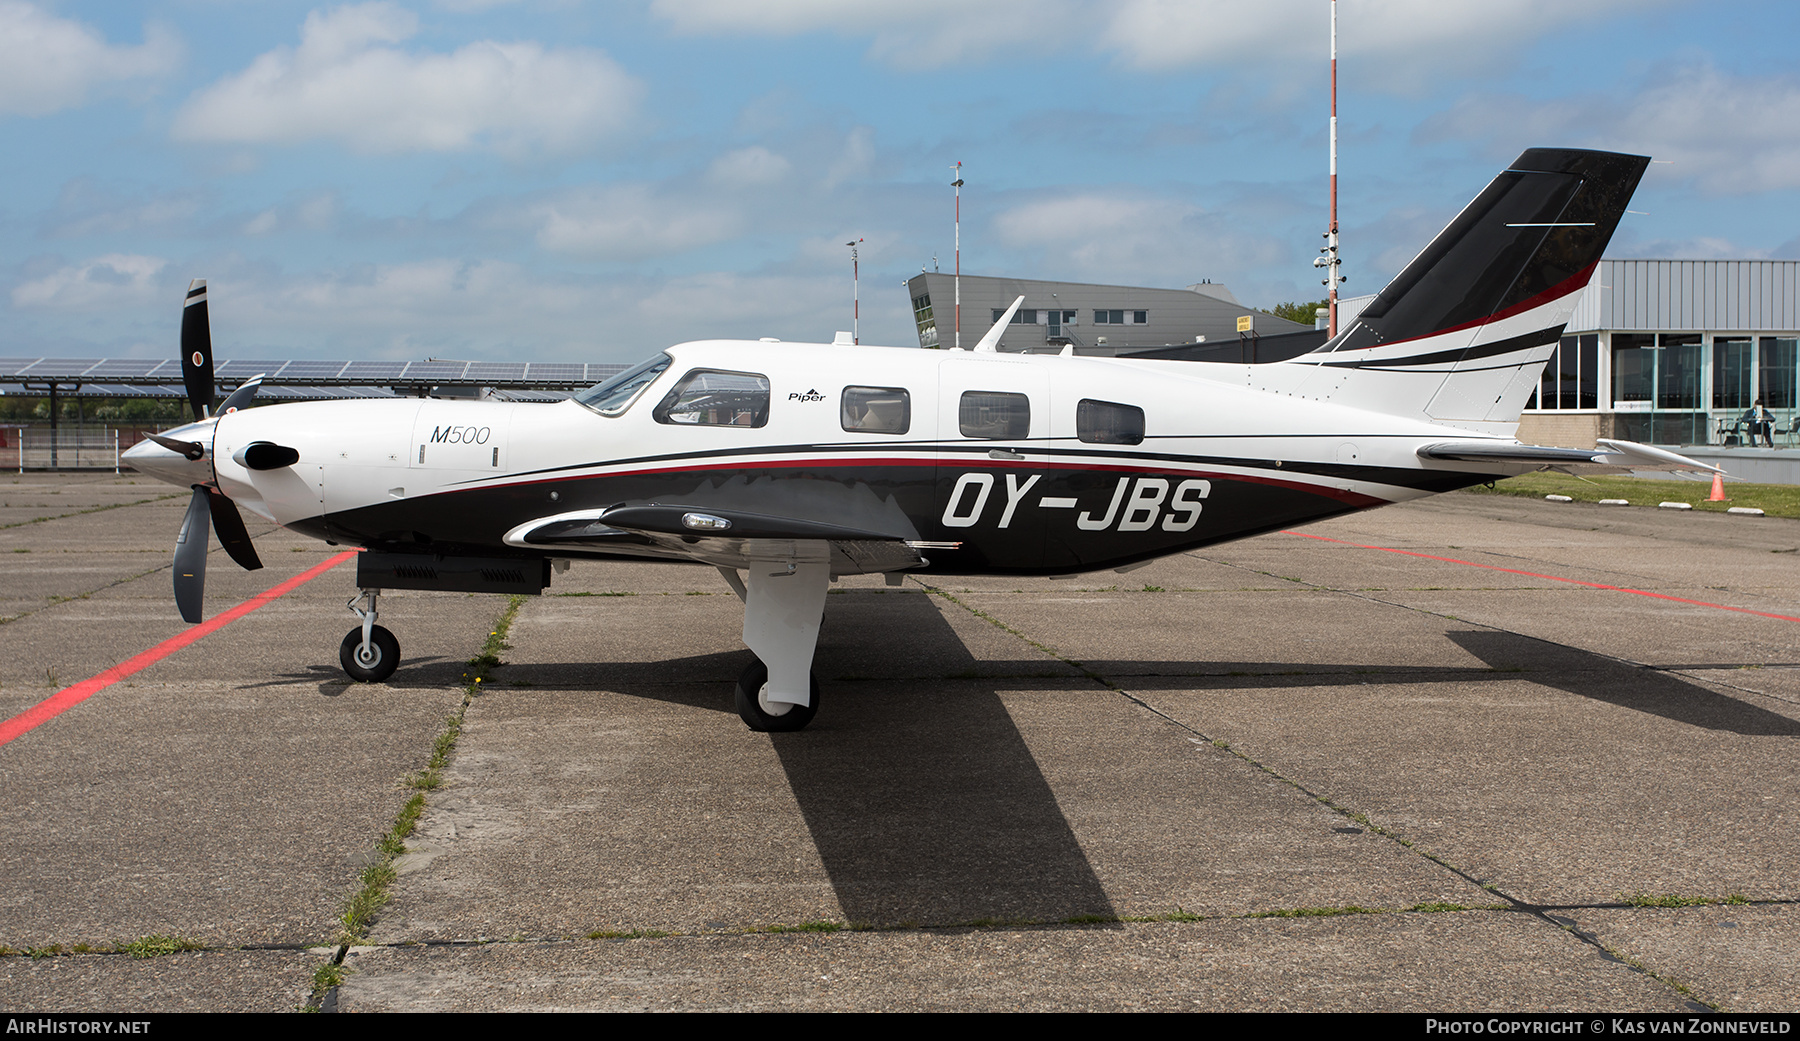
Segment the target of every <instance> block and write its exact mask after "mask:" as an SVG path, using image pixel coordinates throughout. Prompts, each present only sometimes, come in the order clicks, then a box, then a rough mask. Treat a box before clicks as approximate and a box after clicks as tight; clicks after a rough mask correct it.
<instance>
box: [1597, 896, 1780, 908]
mask: <svg viewBox="0 0 1800 1041" xmlns="http://www.w3.org/2000/svg"><path fill="white" fill-rule="evenodd" d="M1623 899H1624V901H1625V903H1627V904H1629V905H1631V906H1632V907H1711V906H1713V905H1715V904H1747V903H1749V902H1750V901H1749V899H1748V898H1747V897H1743V896H1739V895H1737V894H1735V893H1734V894H1732V895H1731V896H1728V897H1714V896H1684V895H1682V894H1680V893H1632V894H1631V895H1630V896H1627V897H1624V898H1623Z"/></svg>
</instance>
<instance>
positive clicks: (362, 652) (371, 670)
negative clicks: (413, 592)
mask: <svg viewBox="0 0 1800 1041" xmlns="http://www.w3.org/2000/svg"><path fill="white" fill-rule="evenodd" d="M380 596H381V590H379V589H360V590H358V591H357V593H356V595H355V596H353V597H351V598H350V603H349V604H347V605H346V606H348V607H349V608H350V613H351V614H353V615H355V616H356V617H357V620H358V621H360V622H362V625H360V626H358V627H357V628H355V629H352V630H350V631H349V632H348V633H345V634H344V642H343V643H341V644H339V645H338V662H339V663H340V664H342V665H343V666H344V671H345V672H347V673H349V674H350V678H351V679H353V680H355V681H357V682H358V683H380V682H381V681H382V680H385V679H387V678H388V677H389V676H392V675H393V674H394V670H395V669H397V668H399V667H400V641H399V640H396V639H394V634H393V633H390V632H388V631H387V630H386V629H383V628H382V627H381V626H379V625H376V624H375V617H376V610H375V601H376V599H377V598H378V597H380ZM364 601H367V602H368V606H367V607H363V606H359V605H361V604H362V603H363V602H364Z"/></svg>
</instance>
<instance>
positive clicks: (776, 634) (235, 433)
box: [125, 149, 1713, 730]
mask: <svg viewBox="0 0 1800 1041" xmlns="http://www.w3.org/2000/svg"><path fill="white" fill-rule="evenodd" d="M1647 162H1648V160H1647V159H1644V158H1642V157H1637V156H1626V155H1615V154H1610V153H1603V152H1588V151H1574V150H1564V149H1531V150H1529V151H1527V152H1525V153H1524V154H1523V155H1521V156H1520V157H1519V159H1518V160H1517V161H1516V162H1515V163H1513V164H1512V166H1510V167H1509V168H1507V169H1506V170H1505V171H1504V172H1502V173H1501V174H1500V176H1499V177H1497V178H1496V179H1495V180H1494V181H1493V183H1492V184H1490V185H1489V186H1488V187H1487V189H1486V190H1485V191H1483V192H1482V193H1481V195H1480V196H1478V197H1477V198H1476V199H1475V201H1474V202H1472V203H1471V204H1470V205H1469V206H1468V207H1467V208H1466V209H1464V210H1463V212H1462V213H1461V214H1460V215H1459V216H1458V217H1457V218H1456V219H1455V220H1454V221H1452V222H1451V224H1450V226H1449V227H1448V228H1446V229H1445V230H1444V231H1443V232H1442V233H1441V234H1439V235H1438V236H1437V238H1436V239H1434V240H1433V241H1432V242H1431V244H1430V245H1429V246H1427V247H1426V248H1425V250H1424V251H1423V252H1421V253H1420V254H1419V255H1418V256H1417V257H1416V258H1415V259H1414V260H1413V261H1412V263H1410V264H1409V265H1408V266H1407V267H1406V269H1405V270H1404V271H1402V272H1401V273H1400V275H1399V277H1398V278H1396V279H1394V281H1393V282H1392V283H1391V284H1389V285H1388V286H1387V288H1386V289H1384V290H1382V292H1381V293H1380V295H1378V296H1377V297H1376V298H1375V300H1374V301H1372V302H1371V303H1370V304H1369V306H1368V307H1367V308H1365V309H1364V310H1363V311H1362V313H1361V315H1360V316H1358V318H1357V319H1356V321H1355V322H1353V323H1352V324H1351V325H1350V326H1349V328H1348V329H1346V330H1344V331H1343V332H1342V333H1341V334H1340V335H1338V336H1337V337H1336V338H1334V339H1333V340H1331V341H1330V342H1329V343H1326V344H1325V345H1324V346H1322V347H1320V348H1319V349H1318V350H1316V351H1314V352H1312V353H1310V354H1306V355H1302V356H1300V357H1297V358H1293V359H1290V360H1287V361H1281V362H1275V363H1270V364H1262V365H1231V364H1213V363H1199V362H1183V361H1150V360H1132V359H1115V358H1083V357H1073V356H1070V355H1069V354H1067V353H1066V352H1065V354H1064V355H1061V356H1050V355H1016V354H1000V353H996V352H995V351H994V344H995V343H996V342H997V341H998V339H999V336H1000V332H1001V330H1002V329H1004V327H1005V324H1006V322H1008V321H1009V320H1010V319H1011V317H1012V315H1011V311H1009V312H1008V313H1007V314H1006V315H1005V316H1003V317H1002V318H1001V320H1000V322H998V323H996V324H995V326H994V327H993V329H992V330H991V331H990V332H989V333H988V334H987V335H986V336H985V337H983V338H982V340H981V342H980V344H979V345H977V346H976V347H975V349H974V350H973V351H967V352H965V351H955V350H951V351H927V350H917V349H895V348H882V347H852V346H845V345H841V344H789V343H776V342H771V341H727V340H706V341H700V342H695V343H684V344H681V345H679V346H675V347H671V348H669V349H668V350H667V351H664V352H663V353H661V354H658V355H657V356H656V357H654V358H652V359H651V360H649V361H647V362H645V363H644V364H642V365H639V366H637V367H636V368H633V369H630V370H628V371H627V372H624V373H622V374H620V375H619V376H616V377H614V378H613V379H610V380H608V381H606V382H605V383H602V384H600V385H599V386H596V387H594V388H592V389H590V390H587V391H584V392H582V393H580V394H577V395H576V396H575V397H574V399H573V400H571V401H567V402H563V403H560V404H554V405H544V404H513V403H498V402H482V401H466V400H465V401H457V400H432V399H412V398H408V399H401V400H393V401H343V402H308V403H301V404H286V405H281V406H279V407H265V408H256V409H241V406H243V405H246V404H248V402H249V400H250V399H251V397H252V396H254V394H255V385H254V382H252V383H251V384H247V385H245V386H244V387H242V388H240V389H239V390H238V391H237V392H236V393H234V394H233V395H232V396H231V398H229V399H227V401H226V402H225V404H224V406H223V407H222V408H221V409H220V410H219V412H218V414H216V415H211V416H209V415H208V411H209V410H210V408H211V406H212V403H213V400H214V398H213V378H212V353H211V342H210V334H209V333H208V326H207V312H206V288H205V283H204V282H195V283H194V285H193V287H192V288H191V289H190V290H189V292H188V300H187V305H186V309H185V310H184V313H183V321H182V350H183V356H184V357H183V361H184V365H185V366H186V369H187V374H188V395H189V399H190V401H191V402H192V404H193V405H194V406H195V413H196V415H198V416H201V417H202V418H201V419H200V420H199V421H198V422H195V423H191V424H188V425H186V426H183V427H179V428H177V429H174V430H170V431H168V432H167V433H166V434H160V435H156V436H154V438H153V439H152V440H151V441H147V442H144V443H143V444H140V445H138V446H136V447H134V448H132V449H131V450H130V451H129V452H127V453H126V454H125V458H126V460H127V461H128V462H130V463H131V465H133V466H135V467H137V468H138V469H139V470H142V471H144V472H146V473H149V474H152V475H154V476H156V477H158V478H160V479H162V480H165V481H168V482H170V483H172V484H177V485H180V486H183V487H192V488H193V490H194V496H193V499H192V501H191V503H190V505H189V509H188V514H187V519H186V521H185V523H184V524H183V525H182V530H181V535H180V537H179V539H178V542H177V546H176V551H175V569H174V570H175V597H176V601H177V603H178V605H179V606H180V609H181V613H182V617H183V618H185V619H186V620H188V621H190V622H198V621H199V620H200V609H201V597H202V589H203V586H204V583H205V564H206V556H207V539H206V533H205V526H206V524H207V515H208V514H210V516H211V521H212V526H213V527H214V529H215V530H217V532H218V534H219V538H220V541H221V542H222V543H223V544H224V547H225V549H226V551H227V552H228V553H230V554H231V556H232V557H233V559H235V560H237V561H238V563H240V564H242V565H243V566H245V567H249V568H254V567H260V566H261V565H260V563H259V562H258V561H257V559H256V553H255V550H254V549H253V548H252V547H251V545H250V539H249V536H248V534H247V533H246V530H245V527H244V523H243V520H242V518H241V517H240V516H239V514H238V512H237V510H236V509H235V508H234V506H233V503H236V504H238V505H241V506H243V507H244V508H246V509H248V510H250V511H251V512H253V513H255V514H257V515H258V516H260V517H264V518H267V519H268V520H271V521H274V522H275V523H277V524H280V525H283V526H285V527H288V528H291V529H294V530H296V531H299V532H303V533H305V534H308V535H311V536H313V537H315V538H320V539H323V540H325V541H326V542H328V543H331V544H334V545H355V546H361V547H363V548H364V552H363V553H362V554H361V555H360V556H359V558H358V564H357V578H356V582H357V586H358V587H359V589H360V593H359V595H358V596H357V597H356V598H355V599H353V600H351V602H350V609H351V611H352V613H354V614H355V615H356V616H357V617H358V618H359V619H360V621H361V624H360V625H359V626H358V627H357V628H354V629H352V630H351V631H350V633H349V634H348V635H347V636H345V638H344V642H343V646H342V648H341V654H340V658H341V660H342V663H343V665H344V668H345V669H346V671H348V672H349V674H350V675H351V676H352V677H354V678H356V679H358V680H366V681H380V680H383V679H385V678H387V677H388V676H389V675H391V674H392V673H393V671H394V669H395V667H396V666H397V665H398V664H399V654H400V649H399V645H398V643H397V642H396V641H395V639H394V637H393V635H392V634H391V633H389V632H388V631H387V630H386V629H385V628H383V627H381V626H378V625H376V624H375V619H376V599H377V597H378V595H379V594H380V592H381V591H382V590H384V589H438V590H451V591H475V592H498V593H532V594H535V593H541V592H542V591H543V590H544V589H545V588H546V587H547V586H548V585H549V584H550V580H551V575H552V572H553V571H554V570H556V569H557V568H558V567H560V566H566V564H565V562H566V561H569V560H574V559H593V560H664V561H678V562H686V563H692V564H704V565H710V566H712V567H716V568H718V569H719V571H720V572H721V573H722V575H723V577H724V579H725V581H726V582H728V583H729V584H730V585H731V588H732V589H734V590H735V591H736V592H737V594H738V595H739V597H741V598H742V599H743V601H744V604H745V612H744V642H745V644H747V645H748V646H749V647H750V649H751V651H753V652H754V653H755V656H756V659H755V660H754V661H752V663H751V664H750V666H749V667H748V668H746V669H745V670H744V673H743V676H742V677H741V678H740V680H739V681H738V685H737V693H736V697H737V707H738V711H739V713H740V715H741V716H742V717H743V719H744V722H745V723H747V724H748V725H749V726H750V727H751V728H752V729H755V730H798V729H800V728H801V727H804V726H805V725H806V724H807V723H808V722H809V721H810V720H811V719H812V717H813V714H814V712H815V711H816V710H817V708H818V703H819V690H818V683H817V680H816V678H814V677H813V676H812V658H813V651H814V647H815V644H816V641H817V637H818V631H819V621H820V618H821V615H822V613H823V610H824V606H825V599H826V597H825V594H826V590H827V588H828V587H829V585H830V584H831V582H832V581H833V580H834V579H835V578H836V577H837V576H840V575H858V574H871V573H877V572H879V573H882V574H884V575H886V576H887V578H888V581H889V583H890V584H895V585H897V584H899V582H900V581H901V577H902V575H903V574H904V573H906V572H908V571H914V572H920V573H935V574H975V573H1008V574H1025V575H1054V574H1069V573H1076V572H1084V571H1095V570H1100V569H1104V568H1119V567H1123V566H1126V565H1131V564H1134V563H1137V562H1140V561H1145V560H1148V559H1151V558H1154V557H1159V556H1163V555H1166V554H1170V553H1177V552H1180V551H1182V550H1188V549H1193V548H1195V547H1198V546H1206V545H1210V544H1213V543H1218V542H1224V541H1226V540H1229V539H1238V538H1243V537H1245V536H1249V535H1256V534H1259V533H1261V532H1266V531H1271V530H1274V529H1278V528H1285V527H1290V526H1293V525H1296V524H1304V523H1306V522H1308V521H1314V520H1319V519H1321V518H1325V517H1331V516H1335V515H1338V514H1343V513H1348V512H1351V511H1355V510H1365V509H1369V508H1371V507H1375V506H1385V505H1387V504H1389V503H1394V502H1403V501H1405V500H1408V499H1414V498H1418V497H1421V496H1425V495H1429V494H1432V493H1435V492H1443V491H1450V490H1452V489H1455V488H1462V487H1466V486H1468V485H1472V484H1479V483H1485V482H1488V481H1491V480H1494V479H1495V478H1498V477H1505V476H1510V475H1513V474H1518V473H1524V472H1527V471H1530V470H1534V469H1543V468H1559V469H1576V468H1579V469H1584V470H1590V471H1592V470H1615V471H1616V470H1619V469H1674V470H1696V471H1698V470H1711V469H1713V468H1711V467H1707V466H1705V465H1704V464H1701V463H1697V462H1694V461H1693V460H1689V459H1686V458H1684V457H1682V456H1678V455H1674V454H1672V453H1669V452H1665V451H1662V450H1659V449H1655V448H1652V447H1649V446H1645V445H1637V444H1632V443H1629V442H1619V441H1604V442H1602V443H1601V447H1600V448H1598V449H1594V450H1575V449H1566V448H1545V447H1538V446H1531V445H1523V444H1520V443H1519V442H1518V441H1517V440H1515V439H1514V437H1513V432H1514V431H1515V430H1516V428H1517V425H1518V419H1519V413H1520V411H1521V409H1522V407H1523V406H1524V404H1525V401H1526V400H1527V398H1528V397H1529V396H1530V394H1531V391H1532V388H1533V387H1534V386H1535V385H1536V384H1537V382H1538V378H1539V374H1540V372H1541V371H1542V369H1543V366H1544V363H1545V361H1546V360H1547V359H1548V358H1549V356H1550V354H1551V353H1552V350H1553V348H1554V346H1555V344H1556V343H1557V340H1558V337H1559V336H1560V335H1561V332H1562V329H1563V326H1564V324H1565V323H1566V322H1567V321H1568V318H1569V315H1570V313H1571V311H1572V310H1573V309H1574V305H1575V302H1576V300H1577V298H1578V297H1579V295H1580V292H1581V290H1582V288H1583V287H1584V286H1586V285H1587V282H1588V280H1589V277H1590V276H1591V275H1592V274H1593V270H1594V265H1595V264H1596V263H1597V262H1598V260H1599V259H1600V255H1601V252H1602V251H1603V250H1604V249H1605V248H1606V244H1607V241H1608V240H1609V239H1610V238H1611V236H1612V233H1613V229H1614V228H1615V227H1616V226H1617V224H1618V221H1619V219H1620V217H1621V215H1622V214H1623V213H1624V210H1625V205H1626V202H1627V201H1628V200H1629V199H1630V197H1631V194H1632V192H1633V190H1634V189H1635V188H1636V186H1637V183H1638V179H1639V178H1640V177H1641V176H1642V174H1643V171H1644V168H1645V165H1646V164H1647ZM1018 306H1019V302H1018V301H1015V302H1014V304H1013V307H1014V308H1015V309H1016V308H1017V307H1018ZM240 409H241V410H240Z"/></svg>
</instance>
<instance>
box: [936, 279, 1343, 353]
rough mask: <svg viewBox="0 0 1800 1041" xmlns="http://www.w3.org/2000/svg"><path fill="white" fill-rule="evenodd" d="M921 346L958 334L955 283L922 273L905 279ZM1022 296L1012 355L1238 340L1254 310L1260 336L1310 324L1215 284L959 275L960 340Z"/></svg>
mask: <svg viewBox="0 0 1800 1041" xmlns="http://www.w3.org/2000/svg"><path fill="white" fill-rule="evenodd" d="M906 288H907V291H908V292H909V293H910V294H911V296H912V308H913V323H914V326H915V327H916V328H917V330H918V333H919V346H921V347H951V346H954V345H955V343H956V340H955V329H956V325H955V321H956V317H955V310H954V308H955V300H956V282H955V278H954V276H952V275H950V274H949V273H946V272H937V271H927V272H921V273H920V274H917V275H914V276H913V277H912V278H911V279H909V280H907V283H906ZM1021 296H1023V297H1024V298H1025V302H1024V303H1023V304H1021V305H1020V307H1019V310H1018V313H1016V314H1014V315H1013V318H1012V322H1011V323H1009V324H1008V326H1007V328H1006V332H1005V333H1004V334H1002V336H1001V337H1000V345H999V349H1000V350H1002V351H1012V352H1015V353H1045V352H1049V353H1055V352H1058V351H1061V350H1062V349H1063V348H1064V347H1073V348H1074V349H1075V353H1076V354H1084V355H1115V354H1127V353H1130V352H1131V351H1135V350H1143V349H1146V348H1151V347H1170V346H1175V345H1178V344H1192V343H1195V342H1206V343H1220V342H1227V341H1229V342H1230V343H1233V344H1235V343H1237V341H1238V332H1237V320H1238V318H1239V317H1240V316H1243V315H1252V316H1254V318H1255V321H1256V330H1255V331H1256V332H1257V334H1259V335H1262V336H1269V335H1280V334H1282V333H1293V332H1304V331H1306V330H1308V329H1310V328H1311V327H1310V326H1305V325H1299V324H1297V323H1294V322H1290V321H1287V320H1285V319H1282V318H1277V317H1275V316H1274V315H1271V314H1264V313H1262V312H1260V311H1257V310H1256V309H1254V308H1250V307H1245V306H1244V305H1243V304H1240V303H1238V300H1237V298H1236V297H1235V296H1233V295H1232V294H1231V290H1229V289H1227V288H1225V287H1224V286H1222V285H1219V284H1217V283H1213V282H1200V283H1196V284H1194V285H1191V286H1189V287H1187V288H1186V289H1144V288H1140V287H1135V286H1107V285H1089V284H1084V283H1080V282H1043V281H1037V280H1035V279H1028V278H993V277H989V276H985V275H964V276H962V345H963V347H964V348H965V349H967V348H970V347H973V346H975V343H976V341H978V340H980V339H981V337H982V334H983V333H986V332H987V331H988V329H989V328H991V327H992V326H993V324H994V323H995V322H997V321H999V320H1000V316H1001V315H1003V314H1005V313H1006V309H1007V308H1008V307H1011V306H1012V302H1013V301H1014V300H1016V299H1018V298H1019V297H1021Z"/></svg>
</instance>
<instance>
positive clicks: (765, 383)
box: [651, 369, 769, 427]
mask: <svg viewBox="0 0 1800 1041" xmlns="http://www.w3.org/2000/svg"><path fill="white" fill-rule="evenodd" d="M651 416H653V417H654V418H655V419H656V421H657V422H658V423H669V424H672V425H675V426H702V427H760V426H763V425H764V424H766V423H768V421H769V377H767V376H762V375H759V374H757V373H754V372H721V371H719V370H717V369H695V370H694V371H693V372H690V373H688V374H687V375H686V376H683V377H682V378H681V382H680V383H677V384H676V385H675V389H674V390H671V391H669V393H668V394H666V395H664V396H663V399H662V402H661V403H660V404H658V405H657V406H656V411H654V412H652V413H651Z"/></svg>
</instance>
